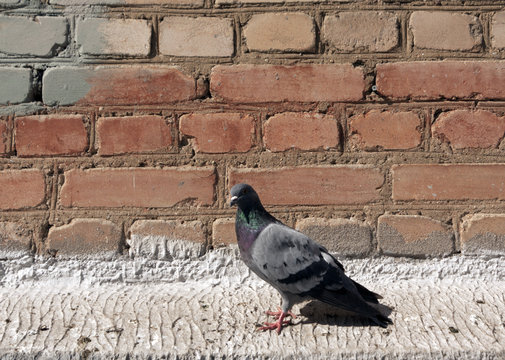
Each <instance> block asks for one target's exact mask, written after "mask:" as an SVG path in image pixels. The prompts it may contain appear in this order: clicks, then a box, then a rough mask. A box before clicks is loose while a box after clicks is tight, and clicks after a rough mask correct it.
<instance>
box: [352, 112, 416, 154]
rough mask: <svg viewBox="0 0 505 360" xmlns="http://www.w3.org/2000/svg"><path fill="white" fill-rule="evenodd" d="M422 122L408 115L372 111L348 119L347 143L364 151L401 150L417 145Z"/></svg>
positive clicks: (410, 113) (411, 114) (406, 113)
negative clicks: (348, 135)
mask: <svg viewBox="0 0 505 360" xmlns="http://www.w3.org/2000/svg"><path fill="white" fill-rule="evenodd" d="M421 131H422V121H421V119H420V118H419V116H418V115H417V114H416V113H413V112H409V111H399V112H392V111H379V110H372V111H369V112H367V113H365V114H358V115H355V116H352V117H351V118H350V119H349V134H350V137H349V142H350V144H351V146H352V147H355V148H358V149H365V150H376V149H377V148H380V149H384V150H403V149H412V148H415V147H417V146H419V145H420V144H421Z"/></svg>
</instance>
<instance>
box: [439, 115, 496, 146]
mask: <svg viewBox="0 0 505 360" xmlns="http://www.w3.org/2000/svg"><path fill="white" fill-rule="evenodd" d="M431 132H432V134H433V136H435V137H437V138H438V139H440V140H441V141H442V142H447V143H449V145H450V146H451V148H453V149H464V148H480V149H486V148H496V147H497V146H498V144H499V143H500V141H501V139H503V135H504V134H505V118H504V117H499V116H497V115H496V114H495V113H492V112H491V111H486V110H474V111H472V110H454V111H448V112H444V113H442V114H441V115H440V116H438V118H437V119H436V121H435V123H434V124H433V125H432V126H431Z"/></svg>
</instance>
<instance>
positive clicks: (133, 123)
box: [96, 115, 172, 155]
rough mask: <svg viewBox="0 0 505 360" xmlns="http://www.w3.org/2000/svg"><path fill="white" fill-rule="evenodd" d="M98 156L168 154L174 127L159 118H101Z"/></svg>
mask: <svg viewBox="0 0 505 360" xmlns="http://www.w3.org/2000/svg"><path fill="white" fill-rule="evenodd" d="M96 136H97V143H98V154H99V155H114V154H130V153H145V152H148V153H150V152H166V151H167V149H168V148H169V146H171V145H172V134H171V125H170V124H169V123H167V122H166V120H165V118H164V117H162V116H156V115H142V116H125V117H102V118H99V119H98V121H97V123H96Z"/></svg>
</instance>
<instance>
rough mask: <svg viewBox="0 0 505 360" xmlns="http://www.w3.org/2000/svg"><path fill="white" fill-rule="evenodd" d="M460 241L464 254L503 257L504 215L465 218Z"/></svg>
mask: <svg viewBox="0 0 505 360" xmlns="http://www.w3.org/2000/svg"><path fill="white" fill-rule="evenodd" d="M460 239H461V247H462V250H463V252H464V253H465V254H486V255H505V214H473V215H467V216H465V217H464V218H463V219H462V223H461V227H460Z"/></svg>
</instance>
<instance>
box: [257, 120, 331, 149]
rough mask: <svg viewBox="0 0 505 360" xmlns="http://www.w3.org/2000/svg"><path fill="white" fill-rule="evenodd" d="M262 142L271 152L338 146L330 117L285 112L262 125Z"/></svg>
mask: <svg viewBox="0 0 505 360" xmlns="http://www.w3.org/2000/svg"><path fill="white" fill-rule="evenodd" d="M263 136H264V138H263V141H264V142H265V146H266V148H267V149H269V150H271V151H284V150H287V149H291V148H296V149H300V150H316V149H319V148H323V149H330V148H336V147H338V145H339V130H338V126H337V120H336V119H335V117H334V116H331V115H323V114H316V113H293V112H287V113H282V114H277V115H274V116H272V117H270V118H269V119H268V120H267V121H266V123H265V125H264V126H263Z"/></svg>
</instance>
